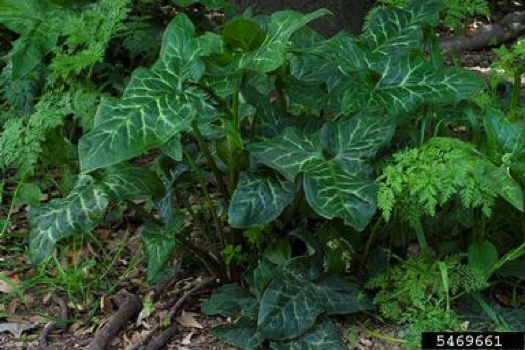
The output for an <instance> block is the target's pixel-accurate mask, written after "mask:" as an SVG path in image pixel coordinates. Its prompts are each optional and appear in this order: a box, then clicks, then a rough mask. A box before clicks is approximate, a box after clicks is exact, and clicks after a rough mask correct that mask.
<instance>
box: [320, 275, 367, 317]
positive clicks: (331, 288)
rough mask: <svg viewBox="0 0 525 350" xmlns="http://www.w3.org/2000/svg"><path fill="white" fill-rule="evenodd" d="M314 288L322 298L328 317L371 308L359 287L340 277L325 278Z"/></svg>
mask: <svg viewBox="0 0 525 350" xmlns="http://www.w3.org/2000/svg"><path fill="white" fill-rule="evenodd" d="M316 286H317V291H318V293H319V295H321V296H322V297H323V298H324V303H325V304H324V305H325V309H326V313H327V314H328V315H345V314H352V313H357V312H360V311H363V310H369V309H371V308H372V303H371V301H370V300H369V299H368V298H367V297H366V296H365V295H364V293H362V292H361V291H360V289H359V286H358V285H357V284H355V283H350V282H348V281H346V280H344V279H343V278H341V277H337V276H330V277H327V278H325V279H324V280H323V281H322V282H321V283H319V284H317V285H316Z"/></svg>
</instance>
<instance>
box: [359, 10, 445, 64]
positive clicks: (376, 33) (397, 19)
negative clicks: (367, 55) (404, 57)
mask: <svg viewBox="0 0 525 350" xmlns="http://www.w3.org/2000/svg"><path fill="white" fill-rule="evenodd" d="M441 8H442V1H441V0H415V1H411V2H409V4H408V6H406V7H405V8H389V9H381V8H378V9H376V10H374V11H373V12H372V17H371V18H370V21H369V22H368V24H367V26H366V28H365V31H364V33H363V36H362V37H363V41H364V42H366V43H367V44H368V45H369V46H370V48H371V49H372V50H373V51H375V52H380V53H382V54H384V55H389V54H393V55H398V54H399V53H400V52H403V51H405V52H406V51H408V50H411V49H416V48H419V46H420V45H421V39H422V33H421V29H420V26H421V25H423V24H427V25H431V26H435V25H436V24H437V21H438V19H439V11H440V10H441Z"/></svg>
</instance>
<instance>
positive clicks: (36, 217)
mask: <svg viewBox="0 0 525 350" xmlns="http://www.w3.org/2000/svg"><path fill="white" fill-rule="evenodd" d="M108 203H109V200H108V196H107V195H106V193H104V191H103V190H102V189H101V188H100V187H99V186H97V185H96V184H95V183H94V181H93V178H92V177H90V176H87V175H84V176H80V177H79V179H78V181H77V184H76V186H75V188H74V189H73V190H72V191H71V193H70V194H69V195H68V196H67V197H66V198H63V199H55V200H53V201H51V202H50V203H49V204H47V205H45V206H43V207H35V208H31V210H30V212H29V222H30V224H31V234H30V236H29V256H30V258H31V262H32V263H34V264H38V263H41V262H42V261H44V260H45V259H47V258H48V257H49V256H50V255H51V253H52V251H53V248H54V246H55V243H56V242H58V241H59V240H61V239H63V238H66V237H69V236H71V235H73V234H74V233H83V232H87V231H90V230H92V229H93V228H94V227H95V226H96V225H97V224H98V223H99V222H100V220H102V218H103V216H104V213H105V211H106V208H107V206H108Z"/></svg>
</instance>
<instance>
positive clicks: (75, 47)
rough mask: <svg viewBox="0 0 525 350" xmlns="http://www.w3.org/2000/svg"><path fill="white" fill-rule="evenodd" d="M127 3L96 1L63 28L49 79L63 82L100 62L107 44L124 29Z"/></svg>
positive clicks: (90, 69) (129, 4) (71, 17)
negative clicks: (51, 77) (61, 40)
mask: <svg viewBox="0 0 525 350" xmlns="http://www.w3.org/2000/svg"><path fill="white" fill-rule="evenodd" d="M130 10H131V0H100V1H98V2H97V3H96V4H95V5H94V6H93V7H91V8H88V9H87V10H85V11H82V12H81V13H80V14H79V15H76V16H70V17H69V18H68V21H66V23H65V24H64V25H63V28H62V35H63V36H65V37H66V40H65V42H64V44H63V45H61V46H59V47H57V49H56V53H55V57H54V60H53V63H52V67H53V70H54V74H53V77H54V78H55V79H58V78H60V79H62V80H63V81H67V80H68V79H70V78H71V77H74V76H77V75H79V74H80V73H82V72H83V71H84V70H86V69H87V70H88V76H90V75H91V72H92V68H93V66H94V65H95V64H96V63H98V62H101V61H103V59H104V53H105V51H106V48H107V47H108V44H109V41H110V40H111V38H112V37H113V35H115V34H116V33H117V32H119V31H122V30H123V28H124V25H123V22H124V20H125V19H126V17H127V14H128V12H129V11H130Z"/></svg>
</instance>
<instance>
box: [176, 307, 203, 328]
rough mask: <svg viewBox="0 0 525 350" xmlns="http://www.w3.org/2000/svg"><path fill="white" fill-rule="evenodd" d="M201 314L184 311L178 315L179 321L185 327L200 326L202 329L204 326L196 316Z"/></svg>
mask: <svg viewBox="0 0 525 350" xmlns="http://www.w3.org/2000/svg"><path fill="white" fill-rule="evenodd" d="M198 315H199V314H196V313H194V312H185V311H183V312H182V314H181V315H180V316H179V317H177V323H178V324H180V325H181V326H182V327H184V328H198V329H202V328H204V327H203V326H202V325H201V324H200V323H199V322H197V320H196V319H195V316H198Z"/></svg>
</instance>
